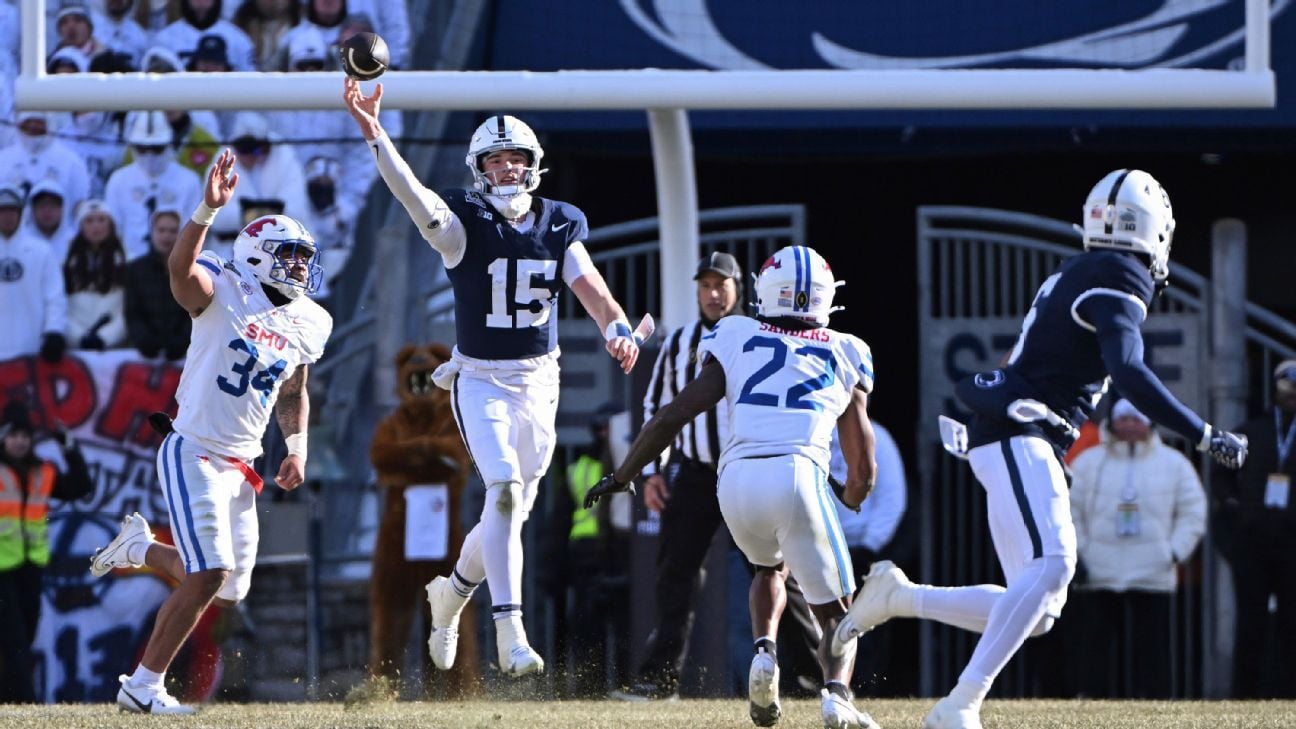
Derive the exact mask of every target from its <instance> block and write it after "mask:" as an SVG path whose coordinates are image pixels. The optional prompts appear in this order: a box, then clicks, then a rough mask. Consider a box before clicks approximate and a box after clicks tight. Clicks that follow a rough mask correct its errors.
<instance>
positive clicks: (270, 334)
mask: <svg viewBox="0 0 1296 729" xmlns="http://www.w3.org/2000/svg"><path fill="white" fill-rule="evenodd" d="M247 339H248V341H249V342H256V343H258V344H265V345H268V346H271V347H274V348H275V349H279V350H282V349H283V348H284V347H286V346H288V338H287V337H285V336H284V335H282V334H280V333H279V332H275V331H271V330H269V329H267V328H265V327H263V326H257V325H256V324H248V325H247Z"/></svg>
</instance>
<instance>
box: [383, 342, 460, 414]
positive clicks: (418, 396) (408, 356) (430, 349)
mask: <svg viewBox="0 0 1296 729" xmlns="http://www.w3.org/2000/svg"><path fill="white" fill-rule="evenodd" d="M449 361H450V348H449V347H447V346H446V345H444V344H441V343H439V342H432V343H429V344H407V345H405V346H404V347H403V348H402V349H401V351H400V352H399V353H397V355H396V392H397V394H398V395H400V399H401V406H402V407H406V408H409V407H415V408H439V407H442V406H445V405H448V404H449V399H450V393H449V392H446V391H445V390H442V389H441V388H439V387H437V386H436V385H434V384H433V383H432V372H433V371H434V370H436V368H438V367H440V366H441V365H442V364H444V363H446V362H449Z"/></svg>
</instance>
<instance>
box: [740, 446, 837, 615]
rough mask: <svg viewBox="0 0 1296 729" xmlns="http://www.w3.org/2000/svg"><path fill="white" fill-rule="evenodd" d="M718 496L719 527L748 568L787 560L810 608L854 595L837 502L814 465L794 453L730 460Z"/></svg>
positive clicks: (807, 459)
mask: <svg viewBox="0 0 1296 729" xmlns="http://www.w3.org/2000/svg"><path fill="white" fill-rule="evenodd" d="M717 491H718V496H719V498H720V513H721V514H722V515H724V520H725V525H726V526H728V527H729V533H730V534H732V535H733V539H734V543H735V544H737V545H738V548H739V549H741V550H742V553H743V555H745V556H746V557H747V559H748V561H750V562H751V563H752V564H754V565H757V566H760V567H774V566H776V565H779V564H781V563H783V562H787V565H788V568H789V569H790V570H791V571H792V574H793V575H794V576H795V577H796V578H797V582H799V583H801V589H802V591H803V592H804V593H805V598H806V602H808V603H810V604H811V605H824V604H827V603H830V602H832V601H834V600H836V599H837V598H840V597H845V596H847V595H850V594H852V593H853V592H855V578H854V576H853V573H854V570H853V569H852V568H851V558H850V549H849V548H848V547H847V546H846V537H845V536H844V535H843V534H842V528H841V523H840V522H838V520H837V507H836V506H835V505H834V503H833V499H834V498H836V497H834V496H833V494H832V491H831V490H830V489H829V487H828V479H827V476H826V475H825V474H824V472H823V471H822V470H820V468H819V467H818V466H817V465H815V463H814V461H812V460H810V459H809V458H806V457H805V456H800V455H786V456H773V457H770V458H744V459H740V460H736V461H730V462H729V463H728V464H726V465H725V467H724V470H723V471H722V472H721V473H720V481H719V484H718V486H717Z"/></svg>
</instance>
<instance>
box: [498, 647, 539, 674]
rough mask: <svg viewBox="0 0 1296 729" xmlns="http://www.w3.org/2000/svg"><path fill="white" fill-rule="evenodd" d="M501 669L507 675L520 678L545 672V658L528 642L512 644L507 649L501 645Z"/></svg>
mask: <svg viewBox="0 0 1296 729" xmlns="http://www.w3.org/2000/svg"><path fill="white" fill-rule="evenodd" d="M499 659H500V670H502V671H503V672H504V674H505V675H506V676H512V677H513V678H519V677H521V676H525V675H527V674H531V673H544V665H545V664H544V659H543V658H541V657H540V654H539V653H536V652H535V650H534V649H533V648H531V646H529V645H527V644H526V643H519V644H517V645H513V646H510V647H509V648H508V650H507V651H506V650H505V649H504V647H503V646H500V651H499Z"/></svg>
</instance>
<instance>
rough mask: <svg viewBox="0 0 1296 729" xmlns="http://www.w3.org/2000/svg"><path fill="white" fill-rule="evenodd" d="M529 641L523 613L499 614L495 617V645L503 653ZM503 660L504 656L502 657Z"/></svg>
mask: <svg viewBox="0 0 1296 729" xmlns="http://www.w3.org/2000/svg"><path fill="white" fill-rule="evenodd" d="M519 643H521V644H522V645H529V644H528V643H527V637H526V628H524V627H523V626H522V613H521V612H520V611H519V612H518V613H517V614H516V615H499V616H496V618H495V645H496V646H497V647H498V648H499V649H500V652H501V653H503V652H505V651H507V650H508V649H509V648H511V647H513V646H515V645H517V644H519ZM501 660H502V658H501Z"/></svg>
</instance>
